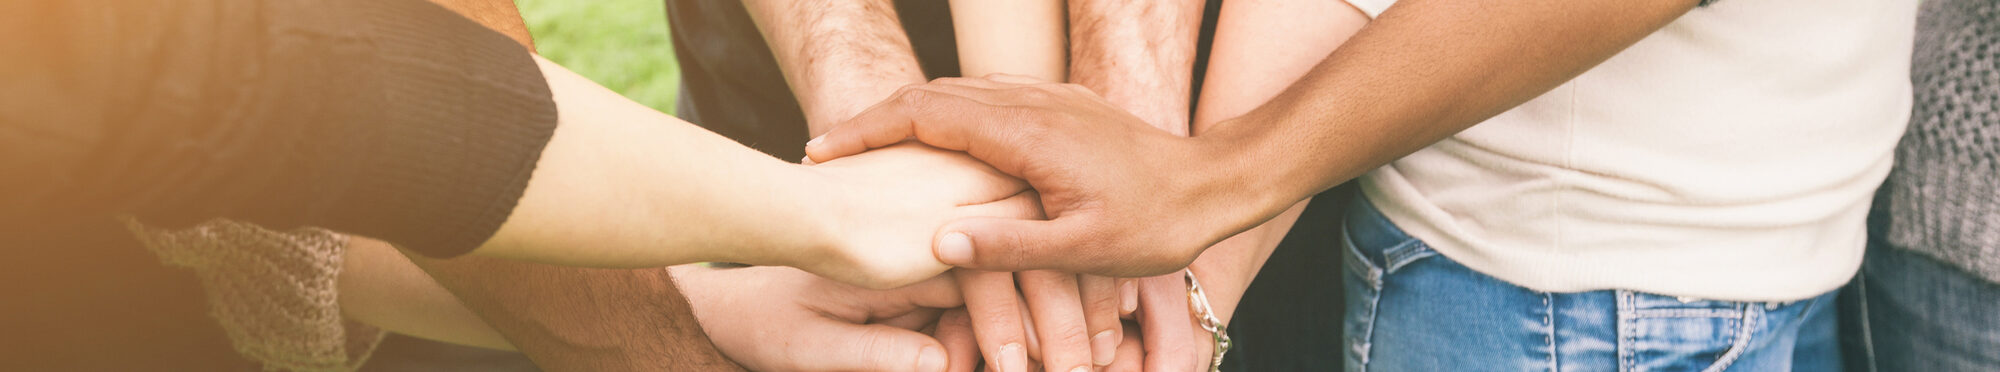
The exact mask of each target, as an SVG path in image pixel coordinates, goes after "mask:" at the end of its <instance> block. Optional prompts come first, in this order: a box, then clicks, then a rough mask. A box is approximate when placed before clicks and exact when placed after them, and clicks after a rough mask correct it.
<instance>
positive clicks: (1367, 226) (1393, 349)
mask: <svg viewBox="0 0 2000 372" xmlns="http://www.w3.org/2000/svg"><path fill="white" fill-rule="evenodd" d="M1343 229H1344V230H1345V232H1346V234H1345V235H1346V238H1345V239H1343V240H1344V241H1343V242H1342V247H1341V248H1342V249H1344V250H1346V256H1347V257H1346V259H1345V260H1344V261H1345V265H1344V270H1345V271H1346V275H1348V276H1347V281H1346V283H1345V285H1346V297H1347V298H1346V303H1347V305H1346V306H1347V315H1346V320H1345V322H1344V326H1345V331H1346V337H1347V339H1346V340H1347V343H1348V344H1347V350H1345V352H1346V354H1347V358H1346V359H1347V370H1348V371H1531V370H1532V371H1791V370H1799V371H1839V370H1840V354H1839V349H1840V348H1839V342H1838V340H1837V337H1836V334H1837V329H1836V328H1837V327H1836V322H1835V316H1834V314H1833V308H1834V306H1832V301H1833V296H1834V293H1833V292H1829V293H1827V294H1823V295H1820V296H1816V297H1813V298H1809V299H1805V300H1800V301H1794V302H1785V303H1776V302H1769V303H1767V302H1738V301H1710V300H1703V299H1697V298H1686V297H1672V296H1661V295H1654V294H1647V293H1639V292H1633V291H1625V290H1599V291H1589V292H1578V293H1549V292H1540V291H1535V290H1531V289H1527V288H1523V287H1520V286H1516V285H1513V284H1509V283H1507V282H1504V281H1501V280H1499V279H1496V278H1494V277H1491V276H1487V275H1485V274H1481V273H1479V272H1476V271H1472V270H1471V269H1469V268H1466V267H1465V266H1463V265H1460V264H1459V263H1458V262H1456V261H1453V260H1451V259H1450V258H1448V257H1445V256H1444V255H1441V254H1438V253H1437V251H1433V250H1431V248H1430V247H1429V246H1428V245H1426V244H1425V243H1424V242H1423V241H1420V240H1417V239H1416V238H1413V237H1410V236H1409V235H1407V234H1404V233H1403V231H1402V230H1401V229H1399V228H1397V227H1396V226H1395V224H1394V223H1392V222H1390V221H1389V220H1388V219H1387V218H1385V217H1383V216H1382V214H1381V213H1380V212H1378V211H1376V209H1375V207H1374V205H1373V204H1372V203H1370V202H1369V201H1368V200H1366V198H1356V199H1355V201H1354V202H1353V203H1352V204H1351V205H1350V206H1349V207H1348V210H1347V212H1346V218H1345V222H1344V226H1343ZM1690 275H1694V274H1690Z"/></svg>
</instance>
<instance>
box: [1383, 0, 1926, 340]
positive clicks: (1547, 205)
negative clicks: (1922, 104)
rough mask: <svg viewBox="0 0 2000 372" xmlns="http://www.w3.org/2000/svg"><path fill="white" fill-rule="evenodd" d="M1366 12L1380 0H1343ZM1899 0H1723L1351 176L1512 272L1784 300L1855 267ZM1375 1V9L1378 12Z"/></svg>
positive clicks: (1889, 110)
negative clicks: (1550, 86)
mask: <svg viewBox="0 0 2000 372" xmlns="http://www.w3.org/2000/svg"><path fill="white" fill-rule="evenodd" d="M1349 3H1351V4H1353V5H1354V6H1356V7H1357V8H1360V9H1361V10H1362V11H1363V12H1365V13H1367V14H1368V15H1369V16H1371V17H1373V16H1375V15H1379V14H1381V12H1383V11H1385V9H1389V6H1390V5H1391V4H1393V3H1394V0H1349ZM1916 8H1917V2H1916V1H1913V0H1723V1H1721V2H1719V3H1716V4H1714V5H1711V6H1707V7H1702V8H1697V9H1695V10H1694V11H1692V12H1689V13H1688V14H1686V15H1684V16H1682V17H1681V18H1680V19H1678V20H1676V21H1674V22H1673V23H1671V24H1669V25H1667V26H1666V27H1665V28H1663V29H1661V30H1659V31H1658V32H1655V33H1653V34H1652V35H1650V36H1648V37H1647V38H1645V39H1644V40H1642V41H1640V42H1639V43H1637V44H1635V45H1633V46H1632V47H1630V48H1628V49H1626V50H1624V51H1622V52H1620V53H1619V54H1618V55H1617V56H1614V57H1612V58H1611V59H1609V60H1607V61H1605V62H1604V63H1603V64H1601V65H1598V66H1597V67H1595V68H1593V69H1591V70H1590V71H1587V72H1585V73H1584V74H1582V75H1580V76H1578V77H1577V78H1576V79H1574V80H1571V81H1569V82H1567V83H1565V84H1563V85H1561V86H1559V87H1557V88H1555V89H1554V90H1552V91H1549V92H1548V93H1546V94H1543V95H1542V96H1540V97H1537V98H1535V99H1533V100H1531V101H1528V102H1527V103H1525V104H1522V105H1521V106H1519V107H1515V108H1514V109H1512V110H1508V111H1507V112H1505V113H1502V114H1500V115H1498V116H1495V117H1493V118H1492V119H1489V120H1487V121H1485V122H1483V123H1480V124H1478V125H1476V126H1473V127H1472V128H1471V129H1467V130H1465V131H1464V132H1460V133H1459V134H1457V135H1454V136H1452V137H1450V138H1448V139H1445V140H1444V141H1442V142H1438V143H1436V144H1433V145H1431V146H1429V147H1426V148H1424V149H1422V150H1419V151H1417V152H1416V153H1413V154H1410V155H1409V156H1407V157H1404V158H1403V159H1400V160H1397V161H1395V162H1392V163H1390V164H1388V165H1386V166H1383V167H1382V168H1380V169H1377V170H1375V171H1373V172H1370V173H1368V174H1367V175H1366V176H1363V177H1362V178H1361V185H1362V190H1363V192H1364V193H1365V194H1366V196H1367V197H1368V198H1369V200H1370V201H1372V202H1374V203H1375V205H1376V206H1378V207H1379V208H1380V209H1381V210H1382V213H1383V214H1384V215H1385V216H1387V217H1389V219H1390V220H1392V221H1394V222H1396V224H1397V226H1398V227H1401V228H1402V229H1403V230H1405V231H1406V232H1408V233H1409V234H1410V235H1411V236H1415V237H1417V238H1419V239H1422V240H1424V241H1425V242H1426V243H1428V244H1429V245H1431V246H1432V247H1433V248H1434V249H1436V250H1437V251H1439V252H1440V253H1443V254H1444V255H1445V256H1447V257H1450V258H1452V259H1453V260H1456V261H1458V262H1460V263H1462V264H1464V265H1466V266H1467V267H1471V268H1472V269H1474V270H1478V271H1479V272H1482V273H1485V274H1488V275H1492V276H1494V277H1497V278H1500V279H1502V280H1506V281H1508V282H1510V283H1514V284H1516V285H1520V286H1523V287H1527V288H1530V289H1535V290H1540V291H1550V292H1576V291H1588V290H1600V289H1627V290H1636V291H1643V292H1649V293H1656V294H1663V295H1673V296H1691V297H1698V298H1705V299H1717V300H1742V301H1784V300H1796V299H1803V298H1807V297H1811V296H1814V295H1818V294H1822V293H1825V292H1827V291H1830V290H1833V289H1835V288H1837V287H1839V286H1840V285H1842V284H1843V283H1846V282H1847V280H1848V279H1849V278H1850V277H1852V276H1853V274H1854V272H1855V270H1856V268H1858V267H1859V265H1860V261H1861V255H1862V252H1863V247H1864V246H1865V244H1866V235H1865V234H1866V233H1865V231H1866V229H1865V227H1864V218H1865V216H1866V215H1867V212H1868V207H1869V202H1870V200H1871V199H1872V196H1873V194H1874V191H1875V188H1876V186H1878V185H1880V184H1881V182H1882V179H1883V177H1884V176H1885V175H1886V174H1887V172H1888V170H1889V165H1890V160H1891V154H1892V153H1893V150H1894V148H1895V145H1896V142H1897V139H1898V137H1900V136H1901V135H1902V132H1903V128H1904V126H1905V125H1906V123H1907V122H1908V120H1909V112H1910V100H1911V98H1910V81H1909V71H1910V52H1911V45H1912V38H1913V37H1914V35H1913V32H1914V28H1915V21H1916ZM1388 11H1393V10H1388Z"/></svg>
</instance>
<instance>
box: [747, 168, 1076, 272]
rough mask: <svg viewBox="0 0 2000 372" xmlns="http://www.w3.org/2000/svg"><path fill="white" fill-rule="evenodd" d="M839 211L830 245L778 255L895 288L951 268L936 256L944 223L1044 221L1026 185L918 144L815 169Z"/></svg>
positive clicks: (827, 224)
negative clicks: (934, 248)
mask: <svg viewBox="0 0 2000 372" xmlns="http://www.w3.org/2000/svg"><path fill="white" fill-rule="evenodd" d="M806 169H808V170H811V171H812V173H814V174H815V175H816V176H817V177H819V178H820V179H819V180H820V181H823V182H820V184H825V185H831V186H830V187H828V188H827V189H825V190H821V192H822V194H821V195H824V197H823V198H822V199H823V200H827V201H828V202H829V203H828V206H830V207H831V208H832V209H831V210H830V212H828V213H826V214H824V215H826V216H829V218H826V219H825V220H824V221H822V222H823V224H822V225H823V227H821V232H820V233H819V236H822V237H823V239H822V241H826V242H829V243H828V244H827V245H826V246H824V247H817V248H820V249H814V250H809V251H806V252H775V254H774V255H775V256H776V257H771V259H772V260H775V261H776V262H782V263H783V264H784V265H786V266H793V267H798V268H801V269H805V270H806V271H809V272H812V273H814V274H819V275H822V276H825V277H827V278H831V279H834V280H838V281H841V282H844V283H850V284H855V285H860V286H863V287H868V288H877V289H881V288H893V287H898V286H902V285H906V284H909V283H914V282H917V281H920V280H924V279H926V278H930V277H933V276H937V275H938V274H940V273H943V272H944V271H945V270H947V269H949V268H950V267H949V266H946V265H945V264H943V263H941V262H938V260H937V259H936V256H935V255H933V254H931V252H930V247H931V238H932V236H934V235H935V234H936V233H937V231H938V229H939V227H941V226H943V225H944V224H945V223H947V222H950V221H952V220H956V219H959V218H966V217H991V218H1006V219H1020V218H1032V219H1039V218H1041V216H1042V215H1041V210H1040V208H1039V206H1038V205H1037V203H1036V199H1035V194H1034V193H1033V192H1032V191H1028V190H1027V187H1026V185H1025V184H1024V183H1022V182H1021V181H1020V180H1017V179H1014V178H1013V177H1010V176H1007V175H1006V174H1003V173H1000V172H999V171H996V170H994V169H993V168H992V167H988V166H986V165H985V164H984V163H980V162H979V161H978V160H974V159H972V158H971V157H969V156H966V155H965V154H963V153H959V152H955V151H946V150H940V149H937V148H932V147H929V146H923V145H917V144H911V145H905V146H893V147H889V148H884V149H882V150H881V151H874V152H870V153H868V154H861V155H856V156H851V157H846V158H841V159H838V160H833V161H828V162H824V163H820V164H815V165H813V166H810V167H806Z"/></svg>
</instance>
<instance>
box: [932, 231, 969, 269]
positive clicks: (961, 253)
mask: <svg viewBox="0 0 2000 372" xmlns="http://www.w3.org/2000/svg"><path fill="white" fill-rule="evenodd" d="M937 256H938V261H943V262H944V263H945V264H947V265H964V264H970V263H972V237H968V236H965V233H962V232H956V231H954V232H948V233H945V234H944V237H943V238H938V246H937Z"/></svg>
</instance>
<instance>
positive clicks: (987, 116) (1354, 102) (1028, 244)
mask: <svg viewBox="0 0 2000 372" xmlns="http://www.w3.org/2000/svg"><path fill="white" fill-rule="evenodd" d="M1695 3H1696V2H1695V1H1693V0H1653V1H1641V2H1619V3H1596V2H1571V1H1561V0H1530V1H1517V0H1509V1H1504V2H1503V1H1501V0H1454V1H1434V0H1405V1H1403V2H1400V3H1398V4H1397V5H1396V6H1395V7H1394V8H1393V9H1390V10H1389V11H1388V12H1387V13H1385V14H1383V15H1382V16H1381V17H1380V18H1378V19H1376V20H1375V21H1372V22H1371V23H1370V24H1369V26H1368V27H1367V28H1365V29H1364V30H1362V31H1361V32H1360V33H1358V34H1356V35H1355V36H1354V37H1353V38H1350V39H1349V40H1348V41H1347V42H1346V43H1345V44H1343V45H1342V46H1341V47H1340V48H1339V49H1337V50H1335V51H1334V52H1333V53H1332V54H1331V55H1329V56H1328V57H1327V58H1326V59H1325V60H1322V61H1321V62H1320V63H1319V64H1318V65H1316V66H1315V67H1314V68H1313V69H1312V70H1311V71H1310V72H1308V73H1307V74H1306V75H1305V76H1304V77H1303V78H1301V79H1300V80H1299V81H1298V82H1297V83H1294V84H1293V85H1292V86H1290V87H1288V88H1287V89H1286V90H1285V91H1284V92H1283V93H1281V94H1279V95H1278V96H1277V97H1274V98H1272V99H1271V101H1270V102H1268V103H1265V104H1264V105H1262V106H1259V107H1258V108H1257V109H1255V110H1252V111H1251V112H1250V113H1248V114H1245V115H1243V116H1241V117H1238V118H1235V119H1230V120H1226V121H1224V122H1223V123H1222V124H1218V125H1217V127H1216V129H1214V130H1212V131H1209V132H1207V133H1203V134H1202V136H1200V137H1195V138H1192V139H1187V138H1176V137H1172V136H1166V135H1149V134H1147V133H1146V129H1142V128H1146V125H1145V124H1144V123H1143V121H1141V120H1139V119H1138V118H1136V117H1133V116H1131V115H1130V114H1126V113H1123V112H1120V111H1118V110H1117V109H1116V108H1113V107H1111V106H1110V104H1109V103H1107V102H1104V101H1103V100H1101V99H1099V98H1097V97H1096V96H1095V95H1092V94H1090V93H1089V92H1088V91H1087V90H1085V89H1081V88H1077V87H1074V86H1064V85H1055V84H1046V83H1029V82H1023V81H1012V82H1009V81H995V80H989V79H957V80H942V81H939V82H933V83H931V84H928V85H925V86H921V87H914V88H909V89H906V90H904V91H902V92H900V93H899V94H898V95H897V96H896V97H895V98H892V99H891V100H890V101H888V102H887V103H885V104H882V105H878V106H876V107H874V108H871V109H870V110H869V111H867V112H863V113H862V114H860V115H858V116H856V118H855V119H854V120H851V121H849V122H848V123H847V124H845V125H844V126H843V127H842V128H841V129H840V130H836V131H833V132H831V133H828V134H827V135H826V136H824V137H822V138H821V141H819V142H817V143H814V144H811V145H808V146H807V148H806V152H807V153H808V154H810V155H811V156H812V158H813V159H815V160H830V159H834V158H838V157H841V156H846V155H850V154H854V153H858V152H861V151H864V150H866V149H867V148H870V147H879V146H885V145H888V144H892V143H897V142H901V141H903V140H904V139H906V138H910V137H912V136H914V137H915V138H916V139H917V140H919V141H921V142H924V143H927V144H931V145H934V146H939V147H944V148H950V149H958V150H964V151H967V152H968V153H970V154H972V155H973V156H975V157H978V158H979V159H980V160H982V161H985V162H986V163H988V164H991V165H993V166H994V167H995V168H996V169H999V170H1001V171H1004V172H1007V173H1008V174H1011V175H1016V176H1020V177H1022V178H1023V179H1025V180H1027V181H1028V183H1029V184H1030V185H1032V186H1033V187H1034V188H1035V189H1036V190H1037V191H1039V192H1040V193H1041V197H1042V201H1043V207H1044V208H1045V209H1046V211H1047V212H1048V215H1049V216H1050V217H1052V218H1053V219H1051V220H1049V221H1020V220H1002V219H967V220H962V221H957V222H953V223H952V224H950V225H947V226H946V227H945V230H944V232H943V233H942V234H941V235H940V238H939V243H938V245H937V250H938V257H940V258H942V259H943V260H944V261H946V262H947V263H950V264H953V265H955V266H961V267H974V268H980V269H986V270H1021V269H1061V270H1068V271H1074V272H1087V273H1097V274H1126V275H1145V274H1160V273H1165V272H1170V271H1172V270H1177V269H1179V268H1182V267H1185V266H1187V265H1188V264H1189V263H1190V262H1192V261H1193V260H1194V258H1195V257H1196V256H1198V255H1199V254H1200V253H1201V251H1202V250H1204V249H1206V248H1208V247H1209V246H1212V245H1214V244H1215V243H1217V242H1220V241H1222V240H1223V239H1224V238H1227V237H1229V236H1233V235H1235V234H1237V233H1241V232H1243V231H1246V230H1249V229H1250V228H1252V227H1255V226H1256V225H1258V224H1261V223H1263V222H1264V221H1268V220H1270V219H1271V218H1273V217H1276V216H1277V215H1278V214H1280V213H1282V212H1283V211H1284V210H1285V209H1286V208H1289V207H1290V206H1291V205H1293V204H1295V203H1297V202H1298V201H1300V200H1304V199H1305V198H1307V197H1310V196H1311V195H1313V194H1316V193H1318V192H1320V191H1323V190H1326V189H1327V188H1330V187H1333V186H1334V185H1337V184H1339V183H1340V182H1342V181H1345V180H1348V179H1351V178H1353V177H1355V176H1358V175H1360V174H1362V173H1363V172H1365V171H1367V170H1370V169H1374V168H1375V167H1378V166H1381V165H1382V164H1385V163H1388V162H1389V161H1391V160H1393V159H1396V158H1399V157H1402V156H1403V155H1406V154H1409V153H1410V152H1413V151H1416V150H1417V149H1420V148H1422V147H1424V146H1428V145H1429V144H1431V143H1433V142H1436V141H1438V140H1440V139H1443V138H1445V137H1447V136H1450V135H1452V134H1454V133H1457V132H1458V131H1460V130H1464V129H1465V128H1467V127H1470V126H1472V125H1473V124H1476V123H1478V122H1480V121H1483V120H1485V119H1487V118H1489V117H1492V116H1493V115H1496V114H1499V113H1500V112H1503V111H1505V110H1507V109H1510V108H1512V107H1514V106H1516V105H1519V104H1520V103H1522V102H1525V101H1527V100H1528V99H1531V98H1534V97H1535V96H1537V95H1540V94H1542V93H1544V92H1547V91H1548V90H1549V89H1552V88H1554V87H1555V86H1557V85H1560V84H1562V83H1563V82H1564V81H1567V80H1569V79H1571V78H1573V77H1575V76H1576V75H1578V74H1581V73H1583V72H1584V71H1587V70H1589V69H1590V68H1591V67H1592V66H1595V65H1596V64H1598V63H1600V62H1602V61H1604V60H1605V59H1607V58H1610V57H1611V56H1612V55H1615V54H1617V53H1618V52H1619V51H1620V50H1623V49H1624V48H1625V47H1627V46H1630V45H1631V44H1632V43H1635V42H1638V40H1640V39H1642V38H1644V37H1645V36H1647V35H1649V34H1651V33H1652V32H1654V31H1655V30H1658V29H1659V28H1660V27H1664V26H1665V25H1666V24H1668V23H1670V22H1672V21H1673V20H1674V19H1675V18H1677V17H1679V16H1680V15H1681V14H1684V13H1686V12H1687V11H1688V10H1690V9H1693V8H1694V6H1695ZM1022 88H1032V89H1034V90H1037V91H1039V92H1038V93H1032V94H1021V92H1024V91H1026V90H1024V89H1022ZM1438 102H1451V103H1452V104H1450V105H1440V104H1437V103H1438ZM1003 118H1004V119H1003ZM1023 118H1026V119H1029V120H1022V119H1023ZM999 120H1005V121H1007V122H1010V123H1012V124H1013V125H1006V126H998V125H988V124H990V123H989V122H990V121H999ZM1244 123H1259V124H1262V125H1247V124H1244ZM918 128H922V129H921V130H918ZM1028 149H1032V150H1028ZM1247 185H1260V186H1261V187H1254V188H1253V187H1246V186H1247ZM955 236H963V238H955ZM955 239H964V240H955ZM966 241H969V243H970V244H963V243H964V242H966ZM1077 246H1090V247H1091V248H1090V249H1081V250H1079V249H1076V248H1075V247H1077ZM1113 257H1117V258H1120V259H1117V260H1113V259H1111V258H1113Z"/></svg>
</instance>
